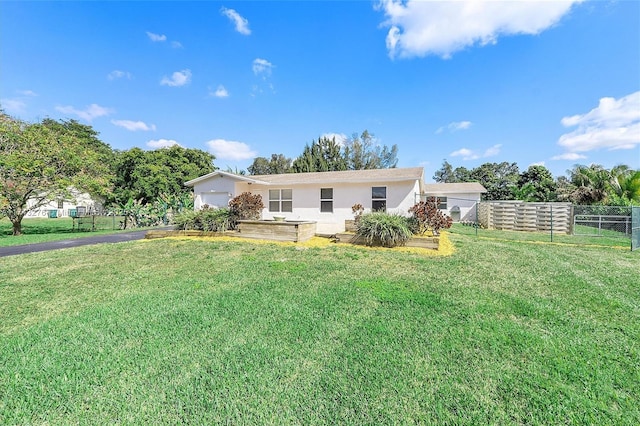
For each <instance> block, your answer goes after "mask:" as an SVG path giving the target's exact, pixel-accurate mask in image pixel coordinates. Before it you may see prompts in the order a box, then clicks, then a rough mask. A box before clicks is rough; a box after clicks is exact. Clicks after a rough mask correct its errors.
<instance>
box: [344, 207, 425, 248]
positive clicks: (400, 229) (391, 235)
mask: <svg viewBox="0 0 640 426" xmlns="http://www.w3.org/2000/svg"><path fill="white" fill-rule="evenodd" d="M356 235H358V236H360V237H363V238H364V240H365V243H366V244H367V245H370V246H372V245H377V244H380V245H381V246H383V247H396V246H403V245H405V244H406V242H407V241H408V240H409V238H411V235H412V232H411V229H409V224H408V222H407V218H406V217H404V216H400V215H398V214H389V213H384V212H373V213H367V214H363V215H362V216H361V217H360V220H359V221H358V224H357V230H356Z"/></svg>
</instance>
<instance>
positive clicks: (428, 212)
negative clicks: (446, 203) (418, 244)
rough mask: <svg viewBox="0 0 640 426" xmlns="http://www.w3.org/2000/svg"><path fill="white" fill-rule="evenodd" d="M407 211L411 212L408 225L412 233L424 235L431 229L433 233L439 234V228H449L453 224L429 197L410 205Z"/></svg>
mask: <svg viewBox="0 0 640 426" xmlns="http://www.w3.org/2000/svg"><path fill="white" fill-rule="evenodd" d="M409 213H411V214H412V216H411V218H410V220H409V226H410V227H411V231H412V232H413V233H414V234H418V235H424V234H425V233H426V232H427V231H429V230H431V232H433V235H440V229H442V228H445V229H449V228H451V225H452V224H453V220H452V219H451V217H449V216H447V215H445V214H444V213H442V212H441V211H440V210H438V208H437V207H436V203H435V200H433V199H432V198H431V197H430V199H428V200H427V201H420V202H419V203H417V204H416V205H414V206H413V207H411V208H410V209H409Z"/></svg>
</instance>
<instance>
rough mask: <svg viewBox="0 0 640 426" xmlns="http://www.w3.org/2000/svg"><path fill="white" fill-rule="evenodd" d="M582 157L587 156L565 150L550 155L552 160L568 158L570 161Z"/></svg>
mask: <svg viewBox="0 0 640 426" xmlns="http://www.w3.org/2000/svg"><path fill="white" fill-rule="evenodd" d="M583 158H587V157H586V156H585V155H582V154H578V153H576V152H567V153H564V154H560V155H555V156H553V157H551V159H552V160H570V161H576V160H581V159H583Z"/></svg>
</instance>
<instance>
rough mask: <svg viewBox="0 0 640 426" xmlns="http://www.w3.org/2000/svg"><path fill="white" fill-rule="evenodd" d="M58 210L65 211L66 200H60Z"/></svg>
mask: <svg viewBox="0 0 640 426" xmlns="http://www.w3.org/2000/svg"><path fill="white" fill-rule="evenodd" d="M58 208H59V209H64V200H58Z"/></svg>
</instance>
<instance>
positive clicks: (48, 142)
mask: <svg viewBox="0 0 640 426" xmlns="http://www.w3.org/2000/svg"><path fill="white" fill-rule="evenodd" d="M109 150H110V148H109V146H108V145H106V144H104V143H103V142H101V141H100V140H99V139H97V133H96V132H95V131H94V130H93V129H92V128H90V127H89V126H84V125H82V124H79V123H77V122H65V121H61V122H56V121H53V120H49V119H47V120H44V121H43V122H42V123H26V122H22V121H20V120H16V119H13V118H12V117H9V116H7V115H5V114H0V212H1V214H2V215H4V216H7V217H8V218H9V220H10V221H11V223H12V225H13V235H20V234H21V233H22V219H23V218H24V217H25V215H26V214H27V213H29V212H30V211H32V210H37V209H39V208H40V207H42V206H44V205H46V204H48V203H49V202H50V201H51V200H53V199H56V198H67V197H69V196H70V194H71V190H73V189H75V190H81V191H86V192H88V193H90V194H91V195H92V196H97V195H98V196H105V195H106V194H107V193H108V192H109V188H110V183H111V180H112V175H111V173H110V169H109V164H108V158H107V157H108V155H107V152H108V151H109Z"/></svg>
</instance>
